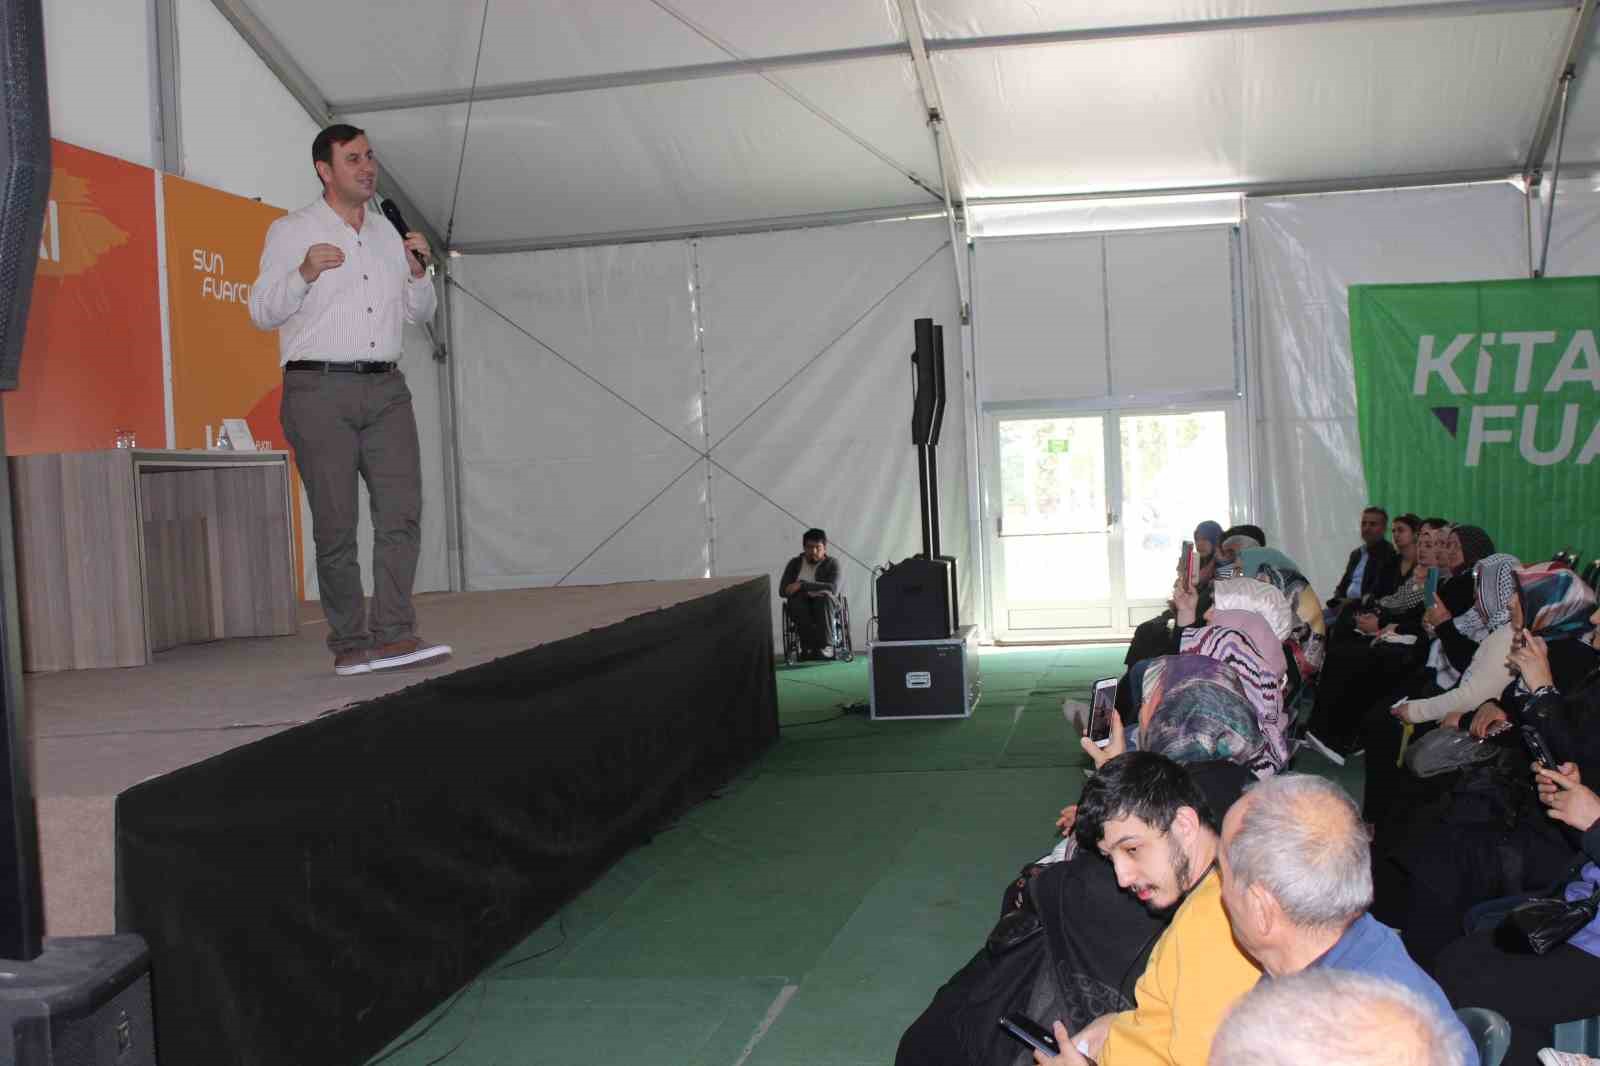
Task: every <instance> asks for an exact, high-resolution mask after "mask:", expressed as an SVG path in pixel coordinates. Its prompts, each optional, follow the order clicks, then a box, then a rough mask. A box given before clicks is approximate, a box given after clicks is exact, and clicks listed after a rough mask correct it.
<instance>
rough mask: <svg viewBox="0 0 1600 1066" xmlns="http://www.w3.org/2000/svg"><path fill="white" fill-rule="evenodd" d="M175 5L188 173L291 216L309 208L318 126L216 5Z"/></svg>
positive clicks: (189, 0) (192, 0)
mask: <svg viewBox="0 0 1600 1066" xmlns="http://www.w3.org/2000/svg"><path fill="white" fill-rule="evenodd" d="M176 7H177V13H178V42H179V45H178V48H179V69H178V89H179V103H178V106H179V109H180V112H181V114H182V120H183V173H184V176H185V177H187V178H190V179H192V180H194V181H198V182H202V183H204V184H206V185H210V186H212V187H214V188H218V189H225V190H227V191H228V192H231V193H233V194H235V195H237V196H245V197H253V198H255V199H259V200H261V201H262V202H263V203H268V204H272V205H274V206H275V207H281V208H284V209H285V210H288V211H293V210H295V209H296V208H298V207H302V206H304V205H306V204H308V203H310V202H311V201H312V200H313V199H314V198H316V197H317V196H319V195H321V193H322V183H321V182H320V181H318V180H317V175H316V173H315V172H314V171H313V170H312V168H311V140H312V138H313V137H315V136H316V135H317V129H318V126H317V124H316V123H315V122H313V121H312V119H311V116H310V115H308V114H306V112H305V109H304V108H302V107H301V106H300V104H299V102H298V101H296V100H295V98H294V97H293V96H290V95H289V91H288V90H287V89H285V88H284V87H283V84H282V83H281V82H279V81H278V79H277V78H276V77H275V76H274V75H273V73H272V72H271V71H270V70H268V69H267V68H266V66H265V65H264V64H262V62H261V60H260V59H259V58H258V57H257V56H256V54H255V53H254V52H252V51H251V50H250V46H249V45H247V44H246V43H245V42H244V40H243V39H242V38H241V37H240V36H239V34H238V33H237V32H236V31H235V30H234V28H233V27H232V26H230V25H229V24H228V22H227V20H226V19H224V18H223V17H222V15H221V14H220V13H219V12H218V11H217V9H216V6H215V5H214V4H212V3H211V0H176ZM380 147H381V146H380Z"/></svg>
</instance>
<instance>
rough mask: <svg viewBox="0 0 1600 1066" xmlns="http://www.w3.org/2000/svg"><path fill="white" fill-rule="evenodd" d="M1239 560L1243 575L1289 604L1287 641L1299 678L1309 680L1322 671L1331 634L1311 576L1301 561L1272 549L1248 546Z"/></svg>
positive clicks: (1303, 680)
mask: <svg viewBox="0 0 1600 1066" xmlns="http://www.w3.org/2000/svg"><path fill="white" fill-rule="evenodd" d="M1237 562H1238V569H1239V573H1240V574H1241V575H1242V576H1244V577H1253V578H1255V579H1256V580H1257V581H1260V582H1264V583H1266V584H1268V585H1271V586H1272V587H1273V588H1275V589H1277V590H1278V592H1279V593H1280V594H1282V596H1283V599H1284V602H1285V603H1287V604H1288V605H1289V613H1290V614H1291V615H1293V616H1294V628H1293V629H1292V630H1290V632H1289V639H1288V640H1287V641H1286V642H1285V643H1286V645H1287V646H1288V648H1289V650H1290V651H1291V652H1292V653H1293V659H1294V667H1295V670H1296V672H1297V673H1298V675H1299V681H1300V682H1301V683H1304V682H1306V681H1310V680H1311V678H1312V677H1314V676H1316V675H1317V674H1319V673H1320V672H1321V671H1322V668H1323V663H1324V660H1325V657H1326V654H1327V635H1328V630H1327V627H1326V626H1325V625H1324V624H1323V621H1322V601H1321V600H1319V599H1318V598H1317V592H1316V590H1315V589H1313V588H1312V587H1311V581H1310V579H1308V578H1307V577H1306V576H1305V574H1304V572H1302V571H1301V569H1300V564H1299V563H1297V562H1295V561H1294V560H1293V559H1291V558H1289V557H1288V556H1287V555H1285V554H1283V553H1282V552H1280V551H1276V550H1275V549H1272V548H1247V549H1245V550H1244V551H1242V552H1240V553H1239V557H1238V560H1237Z"/></svg>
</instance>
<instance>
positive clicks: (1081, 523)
mask: <svg viewBox="0 0 1600 1066" xmlns="http://www.w3.org/2000/svg"><path fill="white" fill-rule="evenodd" d="M1106 424H1107V420H1106V417H1105V416H1104V415H1099V414H1093V415H1072V416H1061V417H1047V418H1039V417H1025V418H1001V419H998V420H997V421H996V439H997V444H996V449H995V455H996V457H997V460H998V463H999V475H1000V476H999V480H998V484H999V489H1000V493H999V501H998V502H999V505H1000V506H999V511H1000V513H999V515H998V516H997V517H996V519H995V526H994V530H995V540H996V542H997V543H996V545H995V550H994V552H993V553H992V555H991V559H992V560H993V565H994V570H995V573H994V575H993V578H994V584H993V588H994V606H995V615H996V617H995V620H994V621H995V629H996V636H997V637H998V638H999V639H1001V640H1019V641H1020V640H1034V639H1038V640H1054V639H1061V638H1062V636H1063V635H1071V634H1072V633H1074V632H1077V633H1080V634H1081V633H1083V632H1085V631H1090V632H1095V631H1104V630H1107V629H1109V628H1111V626H1112V620H1113V602H1112V601H1113V596H1112V588H1111V584H1112V582H1111V578H1112V574H1113V570H1112V567H1111V547H1112V546H1111V532H1110V528H1111V525H1112V518H1113V517H1114V516H1113V515H1112V514H1111V512H1110V509H1109V507H1108V506H1107V500H1108V499H1109V498H1110V492H1109V488H1110V486H1108V484H1107V472H1108V469H1109V467H1108V465H1107V463H1106Z"/></svg>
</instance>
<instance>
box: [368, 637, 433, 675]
mask: <svg viewBox="0 0 1600 1066" xmlns="http://www.w3.org/2000/svg"><path fill="white" fill-rule="evenodd" d="M449 655H450V645H448V644H432V643H429V642H428V641H426V640H422V639H421V638H419V637H408V638H406V639H405V640H397V641H395V642H394V643H393V644H385V645H383V646H382V647H378V648H373V649H372V657H371V658H370V659H369V660H368V662H369V663H370V664H371V667H372V669H374V670H393V669H395V668H396V667H401V666H415V665H416V664H417V663H425V662H427V661H429V660H430V659H444V658H448V657H449Z"/></svg>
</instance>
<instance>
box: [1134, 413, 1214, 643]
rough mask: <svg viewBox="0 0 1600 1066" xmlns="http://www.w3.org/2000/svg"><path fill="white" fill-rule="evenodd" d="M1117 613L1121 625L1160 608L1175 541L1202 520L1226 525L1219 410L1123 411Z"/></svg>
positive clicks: (1170, 577)
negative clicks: (1120, 605) (1122, 605)
mask: <svg viewBox="0 0 1600 1066" xmlns="http://www.w3.org/2000/svg"><path fill="white" fill-rule="evenodd" d="M1117 421H1118V423H1119V426H1120V433H1119V436H1120V438H1121V439H1120V440H1119V442H1118V444H1119V446H1120V447H1119V451H1120V452H1121V459H1122V462H1121V466H1122V477H1121V478H1120V484H1121V489H1122V492H1121V495H1122V506H1121V512H1122V522H1123V536H1122V587H1123V590H1124V594H1125V597H1126V610H1125V611H1124V613H1123V617H1124V618H1125V619H1126V624H1127V626H1128V628H1130V629H1131V628H1132V627H1133V626H1136V625H1138V624H1139V623H1140V622H1142V621H1144V620H1145V619H1147V618H1154V617H1155V616H1156V615H1158V614H1160V613H1161V612H1162V611H1163V610H1165V609H1166V605H1167V597H1168V596H1170V595H1171V594H1172V580H1173V577H1174V576H1175V571H1176V569H1177V565H1178V556H1179V552H1180V550H1181V549H1182V547H1183V542H1184V541H1186V540H1188V539H1190V538H1191V537H1193V536H1194V527H1195V526H1197V525H1199V524H1200V523H1201V522H1204V521H1206V520H1207V519H1210V520H1212V521H1215V522H1220V523H1221V524H1222V526H1223V527H1224V528H1226V527H1227V526H1229V525H1231V524H1232V521H1231V520H1230V518H1229V515H1230V514H1231V513H1232V512H1231V511H1230V508H1229V505H1230V503H1231V499H1230V495H1231V493H1230V491H1229V486H1230V484H1231V481H1232V478H1231V477H1230V468H1229V458H1228V415H1227V412H1226V411H1222V410H1215V409H1213V410H1202V411H1182V412H1162V413H1159V414H1124V415H1121V416H1120V417H1119V418H1118V420H1117Z"/></svg>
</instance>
